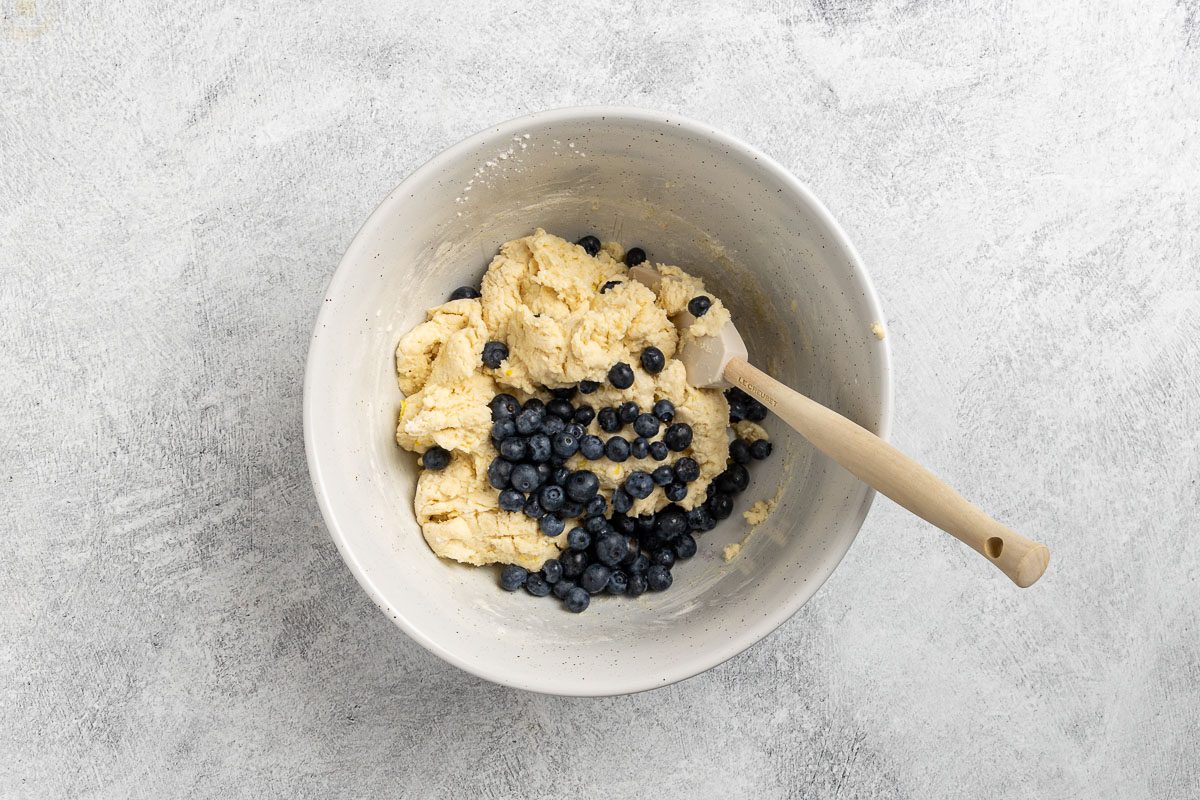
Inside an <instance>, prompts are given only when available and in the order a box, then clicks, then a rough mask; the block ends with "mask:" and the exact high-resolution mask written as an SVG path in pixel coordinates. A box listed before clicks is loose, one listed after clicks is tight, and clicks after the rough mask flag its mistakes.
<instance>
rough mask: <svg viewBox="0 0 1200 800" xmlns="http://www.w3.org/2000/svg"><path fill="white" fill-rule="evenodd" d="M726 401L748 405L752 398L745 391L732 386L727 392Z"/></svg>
mask: <svg viewBox="0 0 1200 800" xmlns="http://www.w3.org/2000/svg"><path fill="white" fill-rule="evenodd" d="M725 399H726V400H728V401H729V402H731V403H746V402H749V401H750V400H751V399H752V398H751V397H750V395H748V394H746V391H745V390H744V389H739V388H738V387H736V386H730V387H729V388H728V389H726V390H725Z"/></svg>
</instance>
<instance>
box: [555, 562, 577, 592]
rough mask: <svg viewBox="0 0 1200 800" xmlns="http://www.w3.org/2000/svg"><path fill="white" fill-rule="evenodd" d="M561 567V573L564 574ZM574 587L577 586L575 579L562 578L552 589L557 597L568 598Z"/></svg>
mask: <svg viewBox="0 0 1200 800" xmlns="http://www.w3.org/2000/svg"><path fill="white" fill-rule="evenodd" d="M561 569H562V568H561V566H560V567H559V570H560V571H559V574H560V575H561V574H562V572H561ZM574 588H575V581H569V580H567V579H566V578H562V579H560V580H559V581H558V582H557V583H555V584H554V588H553V589H551V590H550V591H551V592H553V593H554V596H555V597H557V598H558V599H559V600H566V599H567V594H569V593H570V591H571V590H572V589H574Z"/></svg>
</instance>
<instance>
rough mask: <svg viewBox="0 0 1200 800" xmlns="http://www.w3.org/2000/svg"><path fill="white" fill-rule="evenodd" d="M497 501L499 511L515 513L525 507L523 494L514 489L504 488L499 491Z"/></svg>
mask: <svg viewBox="0 0 1200 800" xmlns="http://www.w3.org/2000/svg"><path fill="white" fill-rule="evenodd" d="M497 502H498V503H499V505H500V510H501V511H512V512H514V513H515V512H517V511H520V510H521V509H522V508H524V507H525V495H523V494H521V493H520V492H518V491H517V490H516V489H505V490H504V491H502V492H500V497H499V498H498V500H497Z"/></svg>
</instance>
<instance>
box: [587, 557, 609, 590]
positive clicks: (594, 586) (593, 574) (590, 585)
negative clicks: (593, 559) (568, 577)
mask: <svg viewBox="0 0 1200 800" xmlns="http://www.w3.org/2000/svg"><path fill="white" fill-rule="evenodd" d="M610 574H612V571H611V570H610V569H609V568H608V567H606V566H604V565H603V564H590V565H588V568H587V569H585V570H584V571H583V575H581V576H580V577H579V585H580V586H581V587H583V588H584V590H586V591H587V593H588V594H599V593H600V592H603V591H604V587H605V586H607V585H608V576H609V575H610Z"/></svg>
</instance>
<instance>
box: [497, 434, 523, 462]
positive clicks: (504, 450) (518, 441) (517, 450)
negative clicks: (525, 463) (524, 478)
mask: <svg viewBox="0 0 1200 800" xmlns="http://www.w3.org/2000/svg"><path fill="white" fill-rule="evenodd" d="M498 449H499V450H500V457H501V458H503V459H505V460H506V461H513V462H516V461H521V460H523V459H524V458H525V454H526V453H528V452H529V444H528V442H526V440H525V439H524V438H522V437H520V436H510V437H509V438H507V439H505V440H504V441H502V442H501V443H500V447H499V448H498Z"/></svg>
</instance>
